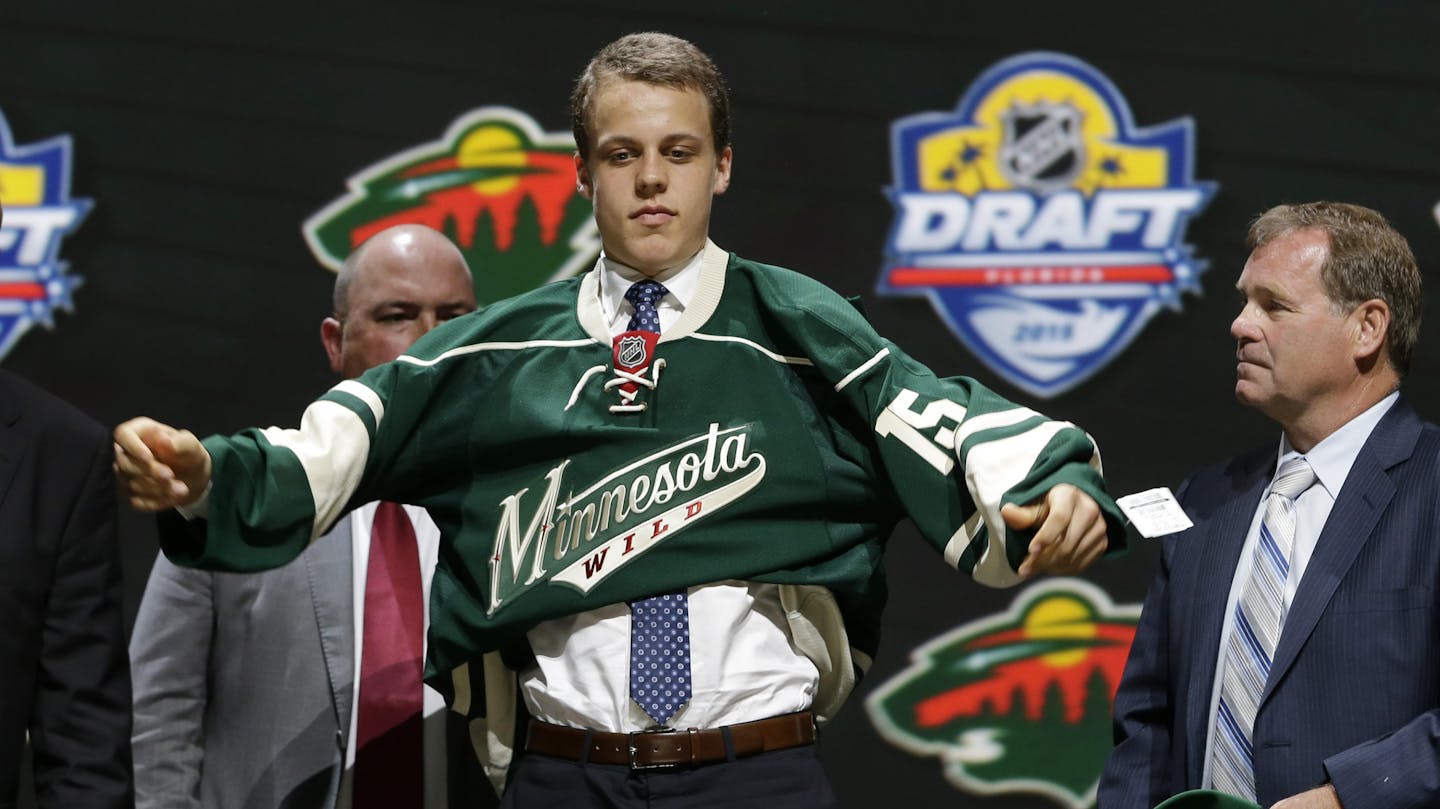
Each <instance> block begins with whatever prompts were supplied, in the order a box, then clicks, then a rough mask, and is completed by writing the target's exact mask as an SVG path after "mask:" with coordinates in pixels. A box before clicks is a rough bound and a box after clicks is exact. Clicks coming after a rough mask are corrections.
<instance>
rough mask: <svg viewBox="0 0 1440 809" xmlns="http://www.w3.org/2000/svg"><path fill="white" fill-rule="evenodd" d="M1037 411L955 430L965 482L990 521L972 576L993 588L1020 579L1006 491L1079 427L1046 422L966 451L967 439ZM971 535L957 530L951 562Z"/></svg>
mask: <svg viewBox="0 0 1440 809" xmlns="http://www.w3.org/2000/svg"><path fill="white" fill-rule="evenodd" d="M1036 415H1037V414H1036V413H1035V411H1033V410H1030V409H1028V408H1023V407H1021V408H1015V409H1014V410H1005V411H1001V412H999V413H987V414H985V415H983V416H977V417H975V418H973V419H971V420H969V421H967V422H966V423H965V424H964V425H962V426H961V429H959V430H957V431H956V434H955V452H956V454H957V455H959V457H960V461H961V464H962V466H963V468H964V469H965V486H966V488H968V489H969V491H970V497H971V499H973V500H974V501H975V507H976V509H977V513H978V514H980V515H981V518H982V519H983V520H984V521H985V528H986V533H987V540H988V544H987V547H986V548H985V550H984V552H982V553H981V555H980V559H979V561H978V562H977V563H976V565H975V569H974V570H973V571H972V572H971V576H972V577H973V578H974V579H975V581H977V582H980V583H981V584H985V585H989V586H991V587H1008V586H1010V585H1013V584H1015V583H1017V582H1019V581H1020V578H1019V576H1017V575H1016V573H1015V571H1014V569H1013V568H1011V567H1010V562H1009V560H1008V559H1007V558H1006V556H1005V521H1004V520H1003V519H1001V517H1000V507H1001V506H1002V505H1004V502H1003V498H1004V496H1005V493H1006V492H1008V491H1010V490H1011V489H1013V488H1015V486H1017V485H1019V484H1020V482H1021V481H1023V480H1025V478H1026V477H1027V476H1028V475H1029V474H1030V470H1031V469H1032V468H1033V467H1034V465H1035V460H1036V457H1037V456H1039V454H1040V452H1041V451H1042V450H1044V449H1045V447H1046V446H1047V445H1049V443H1050V441H1051V440H1052V439H1053V438H1054V437H1055V435H1056V433H1059V432H1060V431H1061V430H1067V429H1074V425H1072V424H1070V423H1069V422H1064V421H1044V422H1041V423H1040V424H1037V425H1035V426H1034V427H1033V428H1031V429H1029V430H1026V431H1025V432H1023V433H1020V434H1019V435H1012V436H1006V437H1004V438H997V439H995V440H992V441H982V442H980V443H978V444H976V445H975V446H973V447H971V448H970V451H969V453H968V454H964V449H963V445H964V442H965V439H966V438H968V437H970V436H972V435H974V434H975V433H977V432H979V431H981V430H987V429H992V428H995V427H1004V426H1008V425H1010V424H1015V423H1017V422H1020V421H1023V420H1025V419H1028V418H1031V417H1034V416H1036ZM977 527H978V526H977ZM969 533H970V532H968V531H964V530H962V531H960V532H957V533H956V535H955V536H954V537H953V538H952V539H951V540H950V544H949V545H948V546H947V547H946V548H945V558H946V560H949V561H950V562H951V564H956V563H957V562H958V561H959V558H960V554H961V553H963V552H964V550H965V545H967V544H968V543H969V536H968V534H969Z"/></svg>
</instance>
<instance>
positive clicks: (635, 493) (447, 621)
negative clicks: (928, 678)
mask: <svg viewBox="0 0 1440 809" xmlns="http://www.w3.org/2000/svg"><path fill="white" fill-rule="evenodd" d="M627 368H628V369H630V370H626V369H627ZM204 443H205V447H206V449H207V450H209V452H210V454H211V457H212V459H213V469H214V471H213V479H212V489H211V494H210V496H209V501H208V506H207V508H208V521H207V528H206V531H205V532H204V535H203V536H199V537H193V536H192V537H190V538H188V539H185V540H183V541H180V540H174V539H172V540H168V541H167V542H166V552H167V554H169V555H170V557H171V558H172V559H174V560H175V561H177V562H179V563H181V564H189V565H199V566H204V567H212V568H218V569H229V570H255V569H262V568H268V567H274V566H277V565H280V564H283V563H285V562H287V561H289V560H290V559H292V558H293V557H295V556H296V555H298V554H299V553H300V551H301V550H302V549H303V548H304V547H305V546H306V545H307V544H308V543H309V542H310V541H312V539H314V538H315V537H318V536H320V535H321V534H323V533H325V532H326V531H327V530H328V529H329V527H330V526H331V525H332V524H333V523H334V521H335V520H336V519H337V518H338V517H339V516H340V515H341V514H342V513H344V512H345V510H347V509H349V508H353V507H355V506H358V505H360V504H362V503H365V502H368V501H372V500H395V501H400V502H406V503H413V504H417V505H420V506H424V507H425V508H426V509H428V510H429V512H430V514H431V515H432V516H433V517H434V519H435V522H436V523H437V524H438V525H439V526H440V530H441V534H442V537H443V539H442V543H441V549H440V558H439V564H438V569H437V571H436V573H435V579H434V583H433V585H432V599H431V608H430V609H431V612H430V620H431V623H430V645H429V657H430V659H429V664H428V669H427V677H428V678H429V681H430V682H431V683H432V685H435V686H436V687H437V688H439V689H440V690H441V691H442V692H446V693H449V694H452V695H453V690H454V686H453V684H452V683H451V682H450V679H451V674H452V672H454V671H455V670H457V669H458V668H460V667H462V666H464V665H465V664H466V663H468V662H470V661H472V660H475V659H477V658H479V657H480V656H481V655H482V654H483V653H485V652H489V651H491V650H495V649H499V648H502V647H504V646H506V645H507V644H509V643H511V642H513V641H515V640H516V639H517V638H519V637H521V636H522V635H523V633H524V632H525V631H526V630H528V629H529V628H531V627H533V626H534V625H535V624H536V623H538V622H540V621H544V620H547V619H551V618H556V617H559V616H563V615H570V614H574V613H578V612H583V611H586V610H590V609H593V608H596V607H600V606H603V605H607V604H613V603H618V602H623V601H627V600H633V599H635V598H640V597H644V596H648V595H652V594H655V593H661V592H667V591H673V590H675V589H678V588H681V587H686V586H691V585H699V584H704V583H709V582H715V581H723V580H741V581H760V582H772V583H779V584H786V585H799V586H817V587H821V588H824V589H825V590H826V591H828V592H829V593H830V594H833V597H834V601H835V603H836V604H838V607H839V611H840V613H841V617H842V620H843V624H844V630H845V632H846V635H845V636H843V637H847V638H848V643H849V644H850V645H851V646H853V647H854V650H855V651H857V652H859V653H860V654H861V655H862V656H868V655H869V654H873V651H874V648H875V646H876V644H877V643H878V627H879V617H880V608H881V606H882V604H883V600H884V583H883V577H882V574H881V570H880V563H881V558H882V556H883V550H884V548H883V543H884V541H885V539H886V538H887V537H888V535H889V534H890V532H891V529H892V528H893V526H894V525H895V523H896V522H897V521H898V520H900V519H901V518H904V517H907V516H908V517H909V518H910V519H911V520H913V521H914V523H915V525H916V526H917V527H918V528H919V531H920V533H921V534H922V535H923V536H925V537H926V538H927V539H928V540H929V541H930V542H931V543H933V544H934V545H935V546H936V547H937V548H938V549H939V550H940V551H941V553H942V554H943V556H944V558H945V561H946V562H947V563H948V564H950V565H952V566H954V567H957V568H959V569H960V570H963V571H965V572H967V573H969V574H970V575H971V576H973V577H974V578H975V579H976V580H978V581H980V582H982V583H985V584H989V585H996V586H1001V585H1006V584H1011V583H1013V582H1015V581H1016V575H1015V572H1014V570H1015V567H1016V566H1017V565H1018V563H1019V561H1020V560H1021V559H1022V558H1023V557H1024V555H1025V552H1026V551H1025V549H1026V545H1027V543H1028V537H1024V536H1018V535H1016V534H1015V532H1012V531H1009V530H1007V529H1006V527H1005V525H1004V523H1003V522H1002V521H1001V519H1000V515H999V512H1000V508H1001V506H1002V505H1004V504H1005V503H1012V502H1013V503H1026V502H1030V501H1032V500H1035V499H1036V498H1038V497H1040V496H1042V495H1043V494H1044V493H1045V492H1046V491H1047V490H1048V489H1049V488H1050V487H1052V486H1054V485H1055V484H1057V483H1072V484H1074V485H1076V486H1078V487H1080V488H1081V489H1083V490H1085V491H1086V492H1088V493H1089V494H1091V496H1093V497H1094V498H1095V499H1096V501H1097V502H1099V503H1100V504H1101V507H1102V509H1103V510H1104V511H1105V514H1106V518H1107V521H1108V522H1109V524H1110V537H1111V545H1112V547H1115V546H1117V545H1118V544H1120V543H1122V542H1123V536H1124V531H1123V528H1122V522H1121V517H1120V515H1119V512H1118V510H1117V509H1116V507H1115V505H1114V503H1113V501H1111V499H1110V498H1109V497H1107V496H1106V495H1105V492H1104V488H1103V482H1102V480H1101V477H1100V472H1099V456H1098V453H1097V450H1096V448H1095V446H1094V444H1093V442H1092V441H1091V439H1090V437H1089V436H1088V435H1086V434H1085V432H1084V431H1082V430H1080V429H1078V428H1076V427H1075V426H1073V425H1070V424H1067V423H1064V422H1057V421H1052V420H1049V419H1046V418H1045V417H1043V416H1041V415H1040V414H1038V413H1036V412H1034V411H1032V410H1029V409H1027V408H1024V407H1019V406H1017V405H1015V404H1013V403H1011V402H1008V401H1006V400H1005V399H1003V398H1001V397H1000V396H998V395H996V394H995V393H993V392H991V391H990V390H988V389H986V388H985V387H983V386H981V385H980V384H978V383H977V382H975V381H974V380H971V379H967V378H950V379H940V378H937V377H936V376H935V375H934V374H933V373H931V372H930V371H929V370H928V369H927V368H925V367H924V366H922V365H920V364H919V363H917V362H915V361H914V360H912V359H910V358H909V357H908V356H906V355H905V354H904V352H902V351H901V350H900V349H898V348H897V347H896V346H895V345H893V344H891V343H890V342H888V341H886V340H884V339H882V338H881V337H880V336H878V335H877V334H876V333H875V331H874V330H873V329H872V328H871V326H870V325H869V323H868V322H866V320H865V319H864V318H863V317H862V316H861V315H860V314H859V312H857V310H856V309H855V308H854V307H853V306H852V305H851V304H850V303H849V302H847V301H846V300H844V299H843V298H841V297H840V296H838V295H837V294H835V293H834V292H832V291H831V290H829V289H828V288H826V287H824V286H823V285H821V284H819V283H817V282H816V281H813V280H811V279H809V278H807V277H805V276H802V275H800V274H797V273H794V272H791V271H788V270H784V269H780V268H777V267H771V266H766V265H762V264H758V263H754V262H750V261H746V260H744V259H741V258H739V257H737V256H733V255H730V254H728V253H726V252H724V251H722V250H720V249H719V248H717V247H715V245H713V244H707V246H706V248H705V254H704V256H703V260H702V266H701V269H700V280H699V288H698V290H697V293H696V295H695V299H694V300H693V301H691V302H690V304H689V306H688V307H687V308H686V309H685V311H684V312H683V314H682V315H681V316H680V318H679V321H678V322H677V323H676V324H675V325H674V326H673V327H671V328H669V329H667V330H666V332H665V333H664V334H663V335H661V336H660V338H659V342H658V344H656V343H654V341H653V338H651V339H650V340H649V341H645V340H640V341H638V342H637V340H636V339H635V333H632V334H631V335H630V339H628V340H627V339H626V338H625V337H619V338H612V335H611V334H610V331H609V329H608V327H607V325H606V323H605V322H604V320H603V317H602V315H601V311H600V305H599V295H598V273H596V272H592V273H589V274H587V275H585V276H583V277H581V278H577V279H571V280H567V281H561V282H558V283H555V284H552V285H549V286H546V287H543V288H540V289H537V290H534V291H532V292H530V293H527V294H524V295H521V296H519V297H516V298H512V299H509V300H506V301H502V302H500V303H496V304H493V305H490V306H487V307H485V308H484V309H482V310H480V311H478V312H475V313H474V314H471V315H467V316H465V317H462V318H458V319H456V320H453V321H451V322H449V323H446V324H444V325H442V326H441V327H440V328H437V329H435V330H434V331H432V332H430V333H429V334H428V335H426V336H425V337H424V338H422V339H421V340H420V341H419V342H418V343H417V344H416V345H415V346H414V347H413V348H412V349H411V350H410V351H409V352H408V353H407V354H406V355H404V356H402V357H400V358H399V359H398V360H396V361H395V362H392V363H389V364H387V365H384V366H380V367H378V368H375V369H373V370H371V371H369V372H367V373H366V374H365V375H364V376H363V377H361V378H360V379H358V380H351V381H346V382H342V383H340V384H339V385H336V386H335V387H334V388H333V389H331V390H330V391H329V392H328V393H326V394H325V395H324V396H323V397H321V399H319V400H318V401H317V402H315V403H314V404H312V405H311V406H310V407H309V408H308V409H307V410H306V412H305V414H304V416H303V419H302V422H301V426H300V427H299V429H297V430H281V429H277V428H269V429H264V430H252V431H247V432H243V433H240V434H238V435H236V436H233V437H211V438H208V439H206V440H205V442H204ZM865 659H867V660H868V657H865ZM847 690H848V689H847Z"/></svg>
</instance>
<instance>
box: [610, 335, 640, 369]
mask: <svg viewBox="0 0 1440 809" xmlns="http://www.w3.org/2000/svg"><path fill="white" fill-rule="evenodd" d="M618 340H619V342H618V343H617V344H616V346H615V361H616V363H618V364H620V365H623V366H625V368H626V369H627V370H629V369H634V368H638V367H640V366H642V365H644V364H645V360H646V359H647V358H648V352H647V351H646V347H645V336H644V335H641V334H630V335H625V336H623V337H620V338H618Z"/></svg>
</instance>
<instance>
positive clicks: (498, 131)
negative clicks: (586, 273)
mask: <svg viewBox="0 0 1440 809" xmlns="http://www.w3.org/2000/svg"><path fill="white" fill-rule="evenodd" d="M574 151H575V141H574V138H573V137H572V136H571V135H570V133H569V132H545V131H543V130H542V129H541V128H540V127H539V125H538V124H536V123H535V121H534V120H533V119H532V118H531V117H530V116H528V115H526V114H525V113H523V112H520V111H518V110H514V109H511V108H509V107H482V108H479V109H476V110H472V111H471V112H469V113H466V114H465V115H463V116H461V117H460V118H459V119H458V120H456V121H455V122H454V123H452V124H451V125H450V128H449V129H448V130H447V131H446V132H445V135H444V136H443V137H442V138H440V139H439V140H437V141H433V142H430V143H425V144H421V145H419V146H416V147H413V148H411V149H407V150H405V151H403V152H401V153H399V154H396V155H394V156H392V157H389V158H386V159H385V160H382V161H380V162H379V163H376V164H375V165H372V166H370V167H368V168H365V169H362V170H360V171H359V172H358V173H356V174H355V175H354V176H352V177H350V179H349V180H348V181H346V185H347V187H348V188H349V192H348V193H346V194H345V195H344V196H342V197H340V198H339V199H337V200H335V201H334V202H332V203H330V204H329V205H327V206H326V207H325V208H324V209H323V210H321V211H320V212H318V213H316V214H315V215H314V216H311V217H310V218H309V219H308V220H306V222H305V224H304V226H303V228H302V230H303V231H304V233H305V241H306V243H307V244H309V246H310V250H311V252H312V253H314V254H315V258H316V259H317V260H318V261H319V262H320V263H321V264H323V265H324V266H326V267H329V268H330V269H332V270H338V269H339V268H340V264H341V262H343V261H344V260H345V257H346V256H347V255H349V254H350V251H351V250H353V249H354V248H355V247H356V246H358V245H359V244H360V243H361V242H363V241H365V239H367V238H369V237H370V236H372V235H373V234H375V233H377V232H379V231H381V230H384V229H385V228H387V227H390V226H392V225H400V224H408V223H416V224H421V225H429V226H430V227H433V228H435V229H436V230H439V231H441V232H443V233H444V234H445V235H446V236H449V237H450V240H451V241H453V242H455V243H456V244H457V245H458V246H459V247H460V251H461V252H462V253H464V254H465V260H466V261H467V262H468V263H469V264H470V269H471V271H472V272H473V273H474V277H475V296H476V298H478V299H479V300H480V302H481V303H489V302H493V301H497V300H500V299H502V298H508V297H510V296H512V295H517V294H519V293H521V292H526V291H528V290H531V289H534V288H535V287H538V286H540V285H541V284H544V283H547V282H549V281H554V280H558V279H560V278H566V277H568V276H571V275H574V274H576V273H577V272H580V271H582V270H586V269H589V268H590V266H591V264H592V263H593V262H594V260H595V257H596V256H597V255H599V253H600V236H599V232H598V231H597V230H596V228H595V218H594V215H593V213H592V208H591V206H590V203H589V202H588V201H587V200H585V199H584V198H583V197H581V196H580V195H579V194H578V193H576V190H575V165H574V162H573V161H572V159H571V155H572V154H573V153H574Z"/></svg>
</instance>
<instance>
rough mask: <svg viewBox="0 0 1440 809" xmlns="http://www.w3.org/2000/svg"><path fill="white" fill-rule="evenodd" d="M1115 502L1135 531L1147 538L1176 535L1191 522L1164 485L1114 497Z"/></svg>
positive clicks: (1190, 524)
mask: <svg viewBox="0 0 1440 809" xmlns="http://www.w3.org/2000/svg"><path fill="white" fill-rule="evenodd" d="M1115 503H1116V505H1118V506H1120V510H1121V511H1123V512H1125V516H1126V517H1129V518H1130V524H1131V525H1133V526H1135V530H1137V531H1139V532H1140V535H1141V536H1143V537H1145V538H1146V539H1154V538H1155V537H1163V536H1165V535H1166V534H1176V533H1179V532H1181V531H1184V530H1185V529H1186V528H1189V527H1190V526H1192V525H1194V523H1192V522H1190V518H1189V517H1186V516H1185V510H1184V509H1182V508H1180V504H1179V503H1178V502H1176V501H1175V495H1173V494H1171V493H1170V490H1169V489H1167V488H1164V487H1163V486H1162V487H1161V488H1159V489H1147V490H1146V491H1143V492H1137V493H1135V494H1128V495H1126V496H1124V497H1121V498H1118V499H1116V501H1115Z"/></svg>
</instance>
